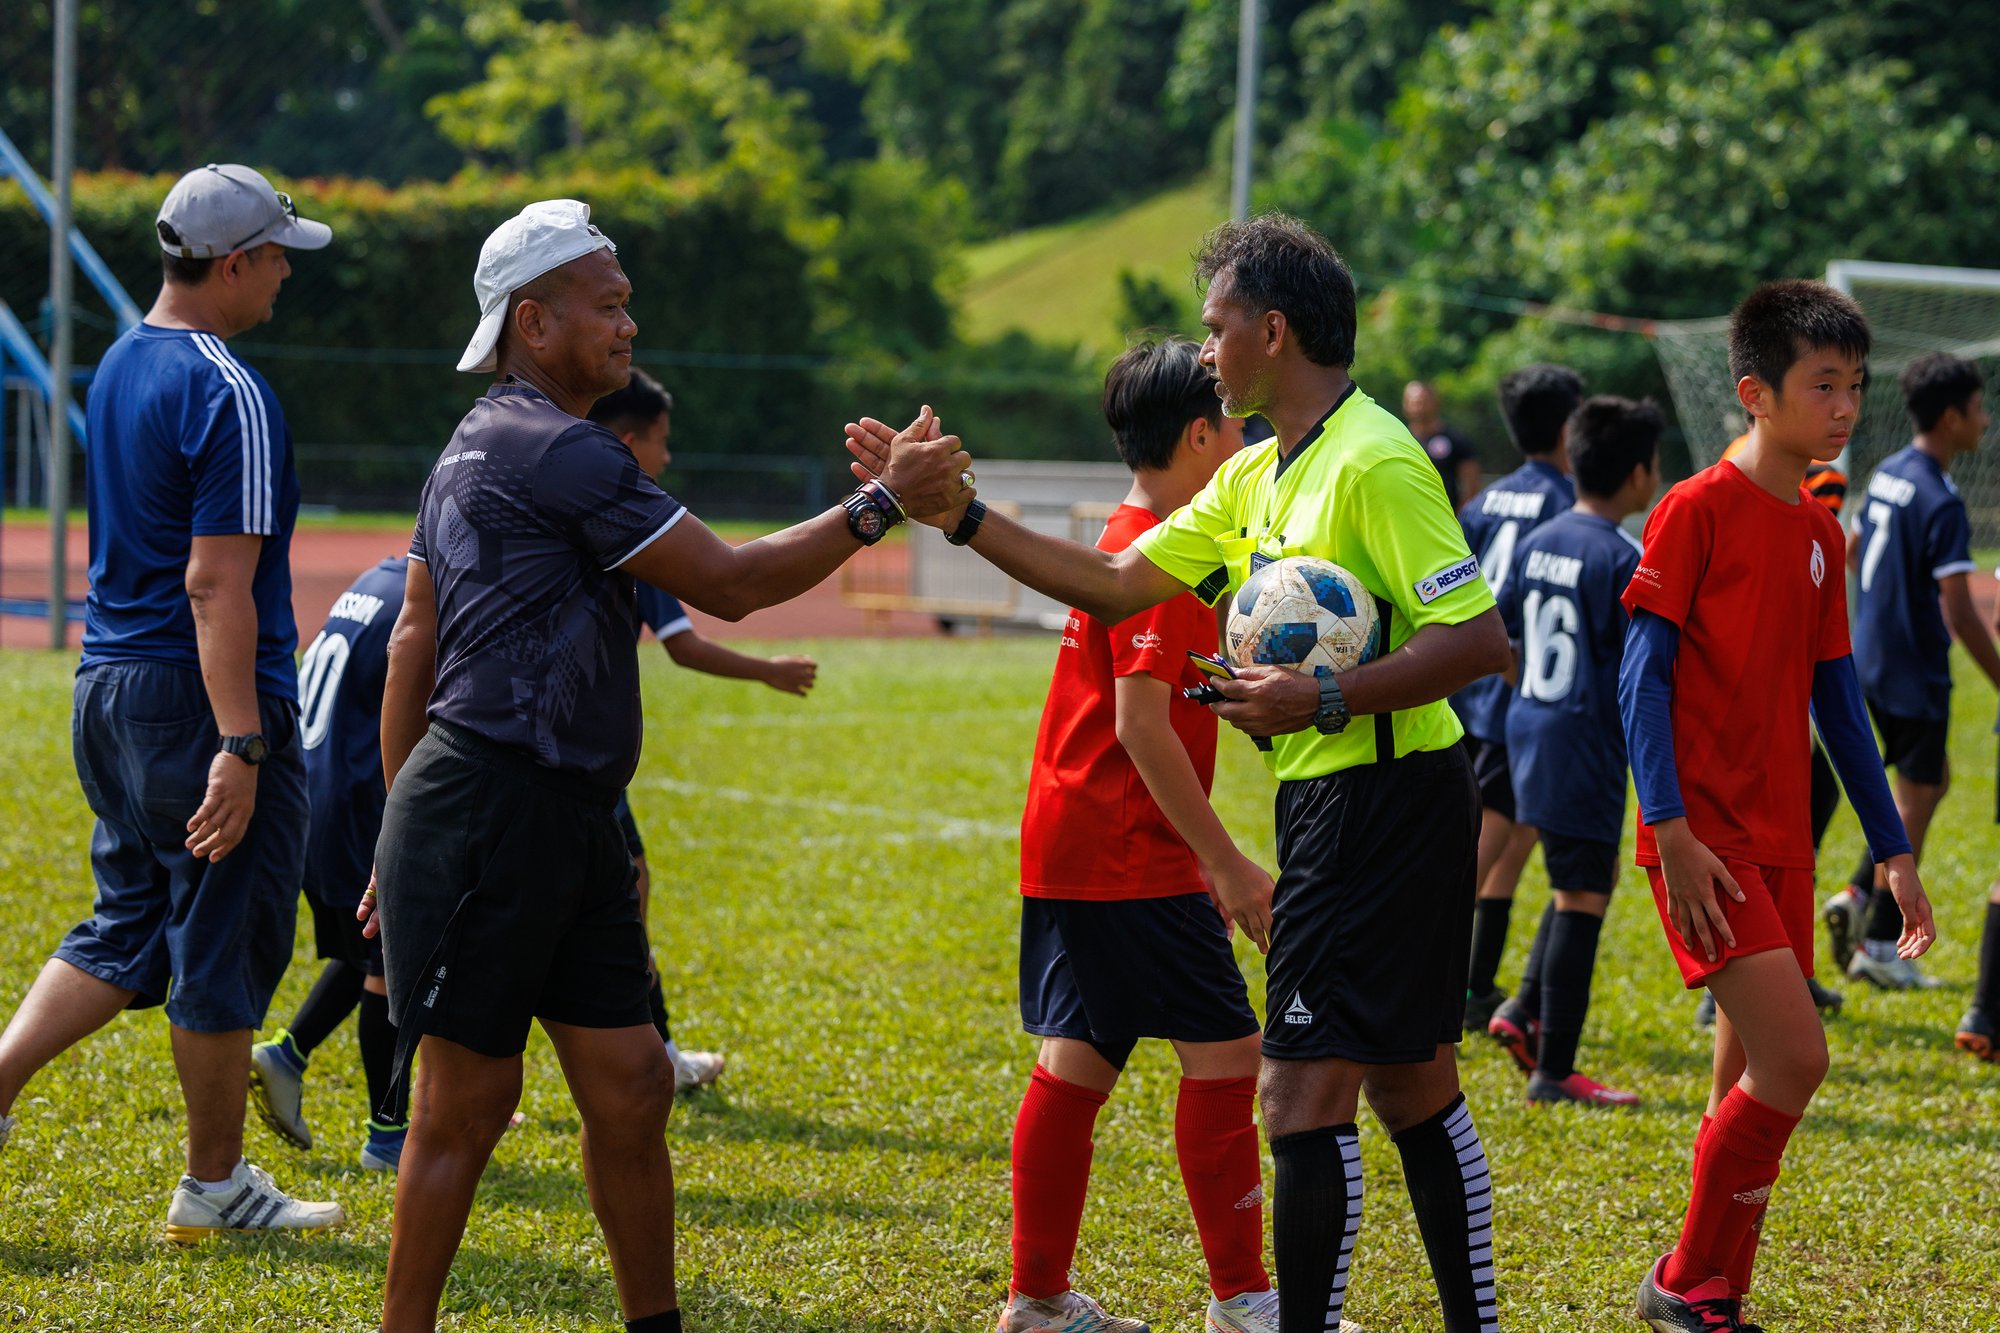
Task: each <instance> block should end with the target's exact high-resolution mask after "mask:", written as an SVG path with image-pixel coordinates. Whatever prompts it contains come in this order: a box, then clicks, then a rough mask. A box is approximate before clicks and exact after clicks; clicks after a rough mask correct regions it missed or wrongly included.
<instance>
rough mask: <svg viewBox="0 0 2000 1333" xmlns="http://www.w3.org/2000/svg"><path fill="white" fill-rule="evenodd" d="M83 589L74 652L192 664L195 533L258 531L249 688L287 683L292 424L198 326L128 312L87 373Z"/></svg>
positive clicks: (294, 496)
mask: <svg viewBox="0 0 2000 1333" xmlns="http://www.w3.org/2000/svg"><path fill="white" fill-rule="evenodd" d="M88 407H89V429H90V454H89V456H90V466H89V468H88V469H86V472H85V503H86V504H87V505H88V508H89V513H90V596H89V598H88V600H86V601H85V603H84V611H83V665H84V666H95V665H96V664H97V663H99V662H123V661H133V660H140V661H148V662H167V663H170V664H172V665H175V666H184V667H190V668H194V669H197V670H198V669H199V668H200V666H201V658H200V656H199V654H198V653H197V652H196V650H195V638H194V612H193V610H192V609H190V607H189V606H188V597H187V566H188V555H189V553H190V552H191V551H192V550H193V546H194V539H195V538H196V537H219V536H236V535H239V534H241V535H255V536H261V537H262V538H263V539H264V544H263V549H262V551H261V552H260V553H259V554H258V557H257V568H256V570H255V571H254V572H253V573H252V574H251V578H250V597H251V600H252V602H253V603H255V605H256V608H257V689H258V691H259V692H260V693H264V694H274V695H277V696H279V697H281V698H285V699H294V698H297V697H298V670H297V668H296V667H295V666H294V664H293V661H292V654H293V653H295V652H297V651H298V646H299V634H298V627H297V626H296V625H295V624H294V623H293V620H292V569H291V545H292V521H293V519H295V518H296V517H297V516H298V512H299V482H298V476H297V474H296V473H295V472H294V471H293V469H292V436H291V432H290V431H289V430H288V429H286V426H285V414H284V413H283V412H281V411H279V409H278V398H277V395H276V394H274V393H272V392H271V386H270V385H268V384H266V383H265V382H264V377H263V376H262V375H259V374H258V373H257V372H256V371H254V370H252V369H250V367H248V366H246V365H244V364H243V363H242V362H241V361H238V360H237V359H236V358H235V357H234V356H232V355H230V353H229V349H228V348H227V347H225V346H224V345H223V342H222V339H220V338H218V337H216V336H215V335H214V334H212V333H199V332H194V331H191V330H188V329H163V328H158V327H155V326H154V325H151V324H139V325H135V326H134V327H132V328H130V329H128V330H126V331H125V332H124V333H122V334H120V335H119V337H118V340H117V341H116V342H114V343H112V344H111V350H109V351H108V352H106V353H105V354H104V359H103V360H102V361H101V362H99V363H98V367H97V374H96V376H95V378H94V379H93V380H92V381H91V386H90V397H89V402H88Z"/></svg>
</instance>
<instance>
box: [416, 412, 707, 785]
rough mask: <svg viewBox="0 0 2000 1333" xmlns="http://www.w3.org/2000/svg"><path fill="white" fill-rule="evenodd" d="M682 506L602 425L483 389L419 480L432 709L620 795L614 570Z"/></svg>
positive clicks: (625, 744)
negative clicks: (430, 614)
mask: <svg viewBox="0 0 2000 1333" xmlns="http://www.w3.org/2000/svg"><path fill="white" fill-rule="evenodd" d="M685 512H686V511H685V510H684V509H682V507H681V505H680V502H679V501H677V500H675V499H674V498H673V497H672V496H670V495H668V494H667V493H666V492H665V491H662V490H661V489H660V488H659V487H658V486H657V485H655V484H654V482H653V479H652V478H651V477H648V476H647V475H646V474H645V473H644V472H641V471H640V470H639V465H638V464H637V463H635V462H634V461H633V460H632V453H631V451H630V450H628V449H627V448H626V447H625V446H624V445H623V444H620V443H619V442H618V437H617V436H615V435H613V434H611V432H609V431H607V430H605V429H604V427H602V426H599V425H597V424H595V423H594V422H589V421H583V420H579V419H578V418H576V417H573V416H570V415H569V414H568V413H566V412H564V411H563V410H562V409H561V408H558V407H557V406H556V405H555V404H554V403H552V402H550V401H549V400H548V399H547V398H546V397H544V396H543V395H542V394H541V393H540V392H539V391H537V390H536V389H533V388H531V387H529V386H528V385H525V384H521V383H519V382H518V381H502V382H500V383H498V384H496V385H494V386H493V387H492V388H491V389H489V390H487V393H486V396H485V397H484V398H481V399H480V400H479V401H478V402H477V403H474V404H473V407H472V410H471V411H470V412H468V413H467V414H466V416H465V420H463V421H461V422H459V424H458V429H457V430H456V431H455V432H453V434H452V437H451V443H450V444H449V445H447V446H446V447H445V451H444V454H443V456H442V457H440V458H439V459H438V461H437V465H436V467H434V468H433V469H432V470H431V475H430V480H428V481H427V482H425V483H424V498H423V506H422V509H421V510H420V512H419V514H418V517H417V530H416V533H415V535H414V536H413V537H412V539H411V542H410V555H411V557H412V558H413V559H417V560H422V561H424V562H426V563H427V564H428V565H429V566H430V571H431V582H432V585H433V586H434V587H435V589H436V595H437V624H438V630H437V637H438V666H437V687H436V689H435V690H434V691H432V694H431V701H430V716H431V717H432V718H433V719H435V720H437V721H441V722H449V723H452V724H454V725H456V726H461V727H464V728H466V729H467V730H468V731H471V732H474V733H476V734H478V735H480V736H483V737H485V738H486V739H488V740H490V741H493V742H494V743H495V744H499V745H505V746H508V747H510V748H513V749H516V750H520V751H522V752H524V753H526V754H528V755H531V756H533V758H534V759H535V761H536V762H537V763H540V764H543V765H545V766H546V767H549V768H554V769H560V770H563V771H565V772H569V773H575V774H577V775H579V776H581V777H583V778H586V779H587V780H589V781H591V782H592V783H594V784H596V785H598V786H601V787H605V788H607V789H610V790H613V791H616V790H617V789H619V788H621V787H623V786H624V785H625V784H626V783H627V782H628V781H629V780H630V779H631V777H632V770H633V769H634V768H635V767H637V765H638V762H639V725H640V724H639V657H638V641H637V638H636V637H635V635H634V633H633V626H634V625H635V624H636V623H637V616H638V609H637V606H636V604H635V601H634V597H633V580H632V576H631V575H630V574H627V573H625V572H624V571H622V570H621V569H619V566H620V565H622V564H624V563H625V562H626V561H627V560H630V559H631V558H632V557H633V556H635V555H637V554H638V553H639V552H640V551H642V550H644V549H645V548H646V547H647V546H649V545H651V544H652V543H653V542H654V541H656V540H658V539H659V538H660V537H661V536H662V535H664V534H665V533H666V531H667V530H668V529H669V528H671V527H673V525H674V524H675V523H676V522H678V521H679V520H680V518H681V515H682V514H684V513H685Z"/></svg>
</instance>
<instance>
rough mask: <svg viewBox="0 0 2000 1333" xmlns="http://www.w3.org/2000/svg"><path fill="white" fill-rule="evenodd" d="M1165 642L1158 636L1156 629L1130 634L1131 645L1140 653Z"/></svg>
mask: <svg viewBox="0 0 2000 1333" xmlns="http://www.w3.org/2000/svg"><path fill="white" fill-rule="evenodd" d="M1165 642H1166V640H1165V639H1163V638H1161V637H1160V632H1159V631H1158V630H1151V629H1149V630H1147V631H1146V632H1145V633H1144V634H1134V635H1133V636H1132V646H1133V647H1134V648H1136V649H1138V650H1139V651H1140V652H1142V653H1143V652H1146V651H1147V650H1149V649H1153V648H1158V647H1159V646H1160V645H1162V644H1164V643H1165Z"/></svg>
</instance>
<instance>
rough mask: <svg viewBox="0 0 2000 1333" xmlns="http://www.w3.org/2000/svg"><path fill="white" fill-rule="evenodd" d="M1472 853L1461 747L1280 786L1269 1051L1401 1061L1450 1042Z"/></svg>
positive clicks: (1465, 947) (1474, 795) (1474, 806)
mask: <svg viewBox="0 0 2000 1333" xmlns="http://www.w3.org/2000/svg"><path fill="white" fill-rule="evenodd" d="M1478 853H1479V789H1478V786H1477V785H1476V783H1475V782H1474V780H1473V775H1472V764H1471V761H1470V759H1469V757H1468V756H1467V754H1466V751H1465V747H1464V746H1462V745H1453V746H1451V747H1450V748H1449V749H1444V750H1423V751H1419V752H1417V753H1416V754H1411V755H1406V756H1404V757H1403V758H1401V759H1395V760H1391V761H1389V762H1387V763H1376V764H1362V765H1359V766H1357V767H1354V768H1349V769H1343V770H1341V771H1340V772H1338V773H1330V774H1328V775H1327V776H1325V777H1320V778H1306V779H1303V780H1301V781H1294V782H1283V783H1280V784H1279V785H1278V865H1279V871H1278V886H1277V895H1276V897H1275V898H1274V899H1273V902H1272V912H1271V915H1272V923H1273V924H1272V931H1271V953H1270V958H1269V960H1268V967H1269V979H1268V981H1267V983H1266V986H1265V992H1264V993H1265V997H1266V1004H1267V1006H1268V1009H1267V1013H1266V1017H1265V1022H1264V1054H1265V1056H1266V1057H1267V1058H1269V1059H1273V1060H1323V1059H1341V1060H1356V1061H1360V1062H1362V1063H1364V1064H1406V1063H1413V1062H1417V1061H1423V1060H1429V1059H1431V1058H1433V1057H1434V1056H1435V1055H1436V1054H1437V1048H1438V1047H1439V1046H1440V1045H1442V1044H1444V1043H1447V1042H1456V1041H1457V1040H1458V1039H1459V1036H1460V1032H1461V1024H1462V1021H1463V1017H1464V1012H1465V974H1466V969H1467V964H1468V959H1469V957H1470V954H1471V944H1472V898H1473V892H1474V885H1473V876H1474V873H1475V872H1476V870H1477V868H1478Z"/></svg>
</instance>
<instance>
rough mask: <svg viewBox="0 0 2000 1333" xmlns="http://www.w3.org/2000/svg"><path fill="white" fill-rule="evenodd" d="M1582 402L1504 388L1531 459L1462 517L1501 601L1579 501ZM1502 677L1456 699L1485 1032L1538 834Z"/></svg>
mask: <svg viewBox="0 0 2000 1333" xmlns="http://www.w3.org/2000/svg"><path fill="white" fill-rule="evenodd" d="M1582 401H1583V381H1582V380H1581V379H1580V378H1578V376H1577V373H1576V372H1575V371H1574V370H1571V369H1570V368H1569V367H1567V366H1549V365H1533V366H1523V367H1522V368H1521V369H1519V370H1517V371H1514V372H1513V373H1511V374H1509V375H1507V376H1505V377H1504V378H1502V379H1501V381H1500V413H1501V415H1502V416H1503V417H1505V418H1506V421H1507V433H1508V434H1509V435H1510V436H1512V437H1513V440H1514V444H1515V445H1516V446H1517V447H1518V448H1519V449H1520V451H1521V454H1522V456H1523V457H1524V458H1525V459H1526V460H1527V461H1526V462H1524V463H1522V464H1521V466H1520V467H1518V468H1516V469H1514V471H1512V472H1510V473H1508V474H1507V475H1506V476H1504V477H1502V478H1501V479H1500V480H1498V481H1496V482H1494V483H1493V484H1492V485H1491V486H1488V487H1487V488H1486V489H1485V490H1483V491H1481V492H1480V493H1479V495H1478V496H1477V498H1475V499H1474V500H1473V501H1472V502H1471V503H1470V504H1468V505H1466V506H1465V508H1464V509H1463V510H1462V511H1460V513H1459V516H1458V521H1459V524H1460V526H1462V527H1463V528H1464V529H1465V543H1466V545H1468V546H1470V547H1471V548H1472V550H1473V553H1474V554H1476V555H1477V556H1478V557H1479V568H1480V572H1482V573H1483V574H1485V575H1486V583H1487V586H1488V587H1490V588H1491V589H1492V590H1493V595H1494V596H1495V597H1496V598H1497V597H1499V596H1500V595H1501V594H1502V593H1503V592H1504V591H1505V590H1506V588H1507V583H1508V579H1509V577H1510V576H1511V575H1512V573H1513V571H1514V570H1515V569H1516V568H1517V567H1518V560H1517V559H1516V555H1517V552H1518V550H1519V547H1520V543H1521V539H1522V538H1523V537H1525V536H1527V535H1528V534H1529V533H1531V532H1533V531H1534V530H1535V529H1536V528H1538V527H1540V526H1541V525H1542V524H1544V523H1546V522H1548V521H1549V520H1550V519H1552V518H1554V517H1555V516H1556V515H1557V514H1560V513H1562V512H1563V511H1564V510H1566V509H1568V508H1569V507H1570V505H1572V504H1573V503H1575V500H1576V490H1575V487H1574V486H1573V485H1572V484H1571V482H1570V478H1569V473H1568V468H1569V460H1568V458H1566V457H1565V456H1564V454H1563V427H1564V424H1565V423H1566V422H1568V420H1569V415H1570V413H1572V412H1574V411H1575V410H1576V408H1577V404H1579V403H1581V402H1582ZM1511 693H1512V690H1511V688H1510V687H1509V686H1508V684H1507V682H1506V681H1505V680H1503V679H1501V678H1500V677H1499V676H1488V677H1487V678H1486V679H1484V680H1478V681H1474V682H1473V683H1472V684H1471V685H1468V686H1466V687H1465V688H1464V689H1462V690H1460V691H1459V692H1458V693H1457V694H1455V695H1453V696H1452V699H1451V706H1452V708H1453V709H1455V710H1456V711H1457V713H1458V716H1459V720H1460V721H1461V722H1463V723H1464V724H1465V735H1466V740H1467V743H1468V744H1469V745H1470V747H1471V750H1472V769H1473V773H1474V774H1475V775H1476V776H1477V777H1478V779H1479V804H1480V816H1479V864H1478V867H1477V874H1478V876H1479V898H1478V901H1477V902H1476V903H1475V904H1474V909H1473V910H1474V916H1473V927H1472V964H1471V968H1470V971H1469V972H1468V973H1467V975H1466V982H1465V984H1466V991H1465V995H1466V1000H1465V1027H1466V1030H1467V1031H1469V1032H1478V1031H1482V1030H1484V1029H1485V1027H1486V1023H1487V1020H1488V1019H1490V1018H1491V1017H1492V1016H1493V1011H1494V1009H1495V1008H1496V1007H1497V1006H1498V1005H1499V1003H1500V1002H1501V1001H1502V1000H1504V999H1506V998H1507V992H1505V991H1503V990H1501V989H1500V988H1499V987H1498V986H1496V985H1494V981H1493V978H1494V973H1496V972H1497V971H1499V968H1500V955H1501V953H1502V951H1503V950H1505V949H1506V947H1507V918H1508V916H1509V915H1510V914H1511V913H1512V912H1513V909H1514V886H1515V884H1516V883H1517V882H1518V881H1519V880H1520V878H1521V867H1522V866H1524V865H1526V864H1527V861H1528V853H1529V852H1531V851H1533V850H1534V846H1535V834H1534V830H1533V829H1517V828H1516V826H1515V823H1514V787H1513V783H1512V782H1511V780H1510V779H1509V778H1508V772H1507V700H1508V696H1509V695H1510V694H1511Z"/></svg>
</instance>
